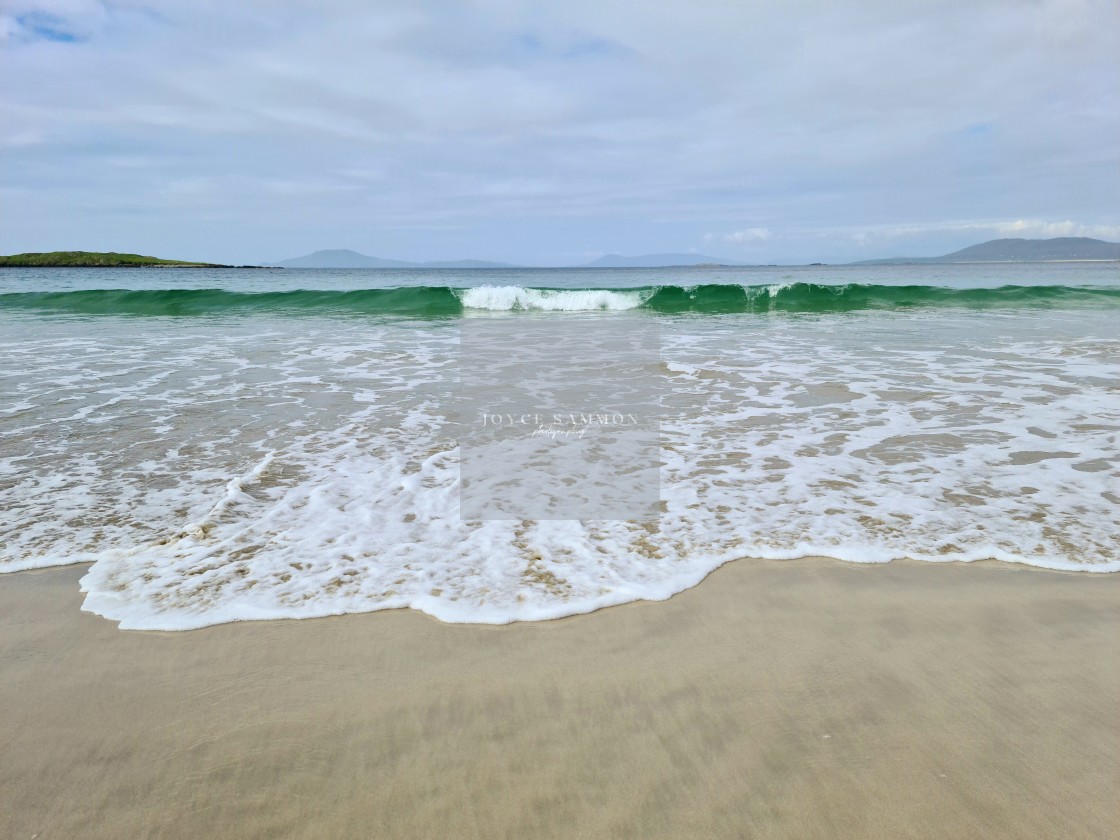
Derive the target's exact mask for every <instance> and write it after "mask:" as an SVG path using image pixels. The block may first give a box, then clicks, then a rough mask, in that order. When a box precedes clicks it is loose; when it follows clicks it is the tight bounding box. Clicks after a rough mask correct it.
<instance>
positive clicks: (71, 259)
mask: <svg viewBox="0 0 1120 840" xmlns="http://www.w3.org/2000/svg"><path fill="white" fill-rule="evenodd" d="M143 266H166V267H169V268H231V267H232V266H228V265H221V264H220V263H203V262H186V261H184V260H161V259H159V258H158V257H144V256H141V255H140V254H116V253H112V252H109V253H100V252H97V251H50V252H47V253H29V254H12V255H11V256H8V257H5V256H0V268H4V267H6V268H129V267H137V268H139V267H143Z"/></svg>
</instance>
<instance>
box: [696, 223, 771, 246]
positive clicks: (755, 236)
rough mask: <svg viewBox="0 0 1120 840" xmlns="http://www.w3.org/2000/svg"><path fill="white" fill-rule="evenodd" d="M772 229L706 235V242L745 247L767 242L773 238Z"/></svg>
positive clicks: (751, 229) (755, 228)
mask: <svg viewBox="0 0 1120 840" xmlns="http://www.w3.org/2000/svg"><path fill="white" fill-rule="evenodd" d="M771 235H772V234H771V233H770V229H769V228H764V227H752V228H745V229H743V230H735V231H732V232H731V233H705V234H704V241H705V242H726V243H728V244H731V245H744V244H747V243H751V242H765V241H766V240H767V239H769V238H770V237H771Z"/></svg>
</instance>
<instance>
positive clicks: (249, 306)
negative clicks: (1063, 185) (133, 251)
mask: <svg viewBox="0 0 1120 840" xmlns="http://www.w3.org/2000/svg"><path fill="white" fill-rule="evenodd" d="M1117 307H1120V287H1110V286H1002V287H999V288H986V289H975V288H974V289H952V288H947V287H943V286H881V285H873V284H847V285H825V284H817V283H790V284H787V285H780V286H774V285H768V286H737V285H700V286H675V285H666V286H645V287H636V288H624V289H537V288H521V287H516V286H508V287H481V288H471V289H454V288H451V287H448V286H407V287H398V288H391V289H356V290H351V291H315V290H300V291H285V292H233V291H225V290H222V289H145V290H127V289H89V290H80V291H58V292H7V293H0V310H26V311H35V312H40V313H59V314H77V315H142V316H170V317H183V316H198V315H222V314H249V313H286V314H299V313H309V314H352V315H397V316H407V317H412V318H421V319H424V318H441V317H454V316H457V315H461V314H463V313H464V312H467V311H471V310H478V309H481V310H495V311H503V310H504V311H519V310H521V311H524V310H535V309H540V310H547V311H549V312H552V313H556V314H562V313H563V312H565V311H568V312H580V311H589V310H595V309H609V310H627V309H637V310H646V311H652V312H658V313H665V314H675V313H711V314H750V313H772V312H773V313H830V312H859V311H867V310H905V309H915V308H963V309H1000V308H1007V309H1019V308H1042V309H1046V308H1052V309H1069V308H1072V309H1078V308H1094V309H1096V308H1117Z"/></svg>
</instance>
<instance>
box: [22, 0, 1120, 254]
mask: <svg viewBox="0 0 1120 840" xmlns="http://www.w3.org/2000/svg"><path fill="white" fill-rule="evenodd" d="M0 114H2V116H0V253H15V252H23V251H51V250H97V251H110V250H112V251H123V252H132V253H143V254H151V255H156V256H161V257H169V258H178V259H198V260H210V261H220V262H232V263H257V262H271V261H275V260H280V259H284V258H288V257H294V256H298V255H301V254H305V253H308V252H310V251H314V250H318V249H327V248H351V249H353V250H356V251H360V252H362V253H365V254H370V255H374V256H380V257H387V258H394V259H412V260H439V259H459V258H476V259H493V260H503V261H510V262H516V263H523V264H539V265H562V264H578V263H583V262H587V261H589V260H592V259H594V258H596V257H598V256H600V255H602V254H604V253H622V254H643V253H656V252H698V253H704V254H710V255H713V256H716V257H722V258H726V259H734V260H742V261H746V262H757V263H784V262H793V263H805V262H843V261H850V260H859V259H871V258H876V257H890V256H898V255H907V256H927V255H936V254H941V253H946V252H948V251H952V250H956V249H957V248H961V247H964V246H966V245H970V244H974V243H976V242H982V241H984V240H987V239H992V238H998V237H1005V236H1019V237H1025V238H1045V237H1051V236H1093V237H1097V238H1101V239H1108V240H1112V241H1118V240H1120V4H1118V3H1116V2H1115V0H1020V1H1019V2H1014V1H1013V0H1002V1H1001V2H993V1H992V0H937V1H936V2H922V0H899V2H890V3H887V2H882V0H869V1H868V2H863V0H850V1H849V2H835V0H833V2H811V1H810V0H789V2H782V3H776V2H752V1H751V0H646V2H637V0H632V1H631V2H613V0H474V1H472V0H461V1H460V2H427V1H426V0H407V2H396V0H375V2H369V0H365V2H356V1H355V2H341V0H340V2H332V0H314V1H313V2H312V0H267V2H266V0H240V2H238V0H220V1H219V0H161V2H158V3H146V2H132V0H122V2H107V1H106V0H102V2H97V0H39V1H38V2H36V1H35V0H0Z"/></svg>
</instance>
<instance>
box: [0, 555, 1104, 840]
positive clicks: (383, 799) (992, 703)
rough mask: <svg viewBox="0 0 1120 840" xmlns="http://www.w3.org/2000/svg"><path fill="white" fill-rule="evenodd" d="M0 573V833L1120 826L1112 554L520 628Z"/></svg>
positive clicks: (753, 572)
mask: <svg viewBox="0 0 1120 840" xmlns="http://www.w3.org/2000/svg"><path fill="white" fill-rule="evenodd" d="M82 571H83V569H82V568H69V569H60V570H51V571H44V572H32V573H20V574H14V575H8V576H5V577H3V578H0V837H4V838H18V839H19V840H22V839H23V838H31V837H38V838H67V840H69V838H86V837H104V838H114V840H117V838H144V837H153V838H155V837H158V838H179V837H182V838H202V837H229V838H256V837H260V838H265V837H267V838H278V837H298V838H319V837H323V838H326V837H330V838H336V837H379V838H380V837H410V838H423V837H448V838H470V837H479V838H505V837H508V838H532V837H564V838H572V837H595V838H598V837H638V838H650V837H664V838H686V837H703V838H710V837H713V838H714V837H760V838H771V837H772V838H778V837H781V838H845V837H855V838H880V837H881V838H892V840H894V839H895V838H907V837H940V838H957V837H959V838H970V840H972V838H986V839H987V840H993V838H1003V837H1016V838H1032V840H1033V839H1034V838H1079V837H1084V838H1105V837H1120V805H1118V799H1120V777H1118V771H1120V575H1113V576H1092V577H1091V576H1089V575H1073V574H1059V573H1048V572H1042V571H1037V570H1030V569H1017V568H1011V567H1005V566H997V565H995V564H975V565H972V566H957V565H943V566H942V565H923V564H917V563H907V564H892V565H890V566H887V567H861V566H854V565H845V564H841V563H837V562H831V561H823V560H805V561H792V562H783V563H773V562H753V561H742V562H739V563H734V564H731V565H729V566H727V567H725V568H723V569H721V570H720V571H718V572H716V573H715V574H713V575H712V576H711V577H710V578H708V580H706V581H705V582H704V583H702V584H701V585H700V586H698V587H697V588H695V589H693V590H691V591H689V592H685V593H683V594H681V595H679V596H677V597H675V598H673V599H672V600H671V601H668V602H665V603H656V604H649V603H645V604H634V605H630V606H625V607H618V608H614V609H609V610H604V611H601V612H599V613H596V614H594V615H589V616H580V617H576V618H572V619H565V620H563V621H555V622H548V623H541V624H522V625H513V626H508V627H473V626H463V625H458V626H453V625H443V624H439V623H437V622H435V621H433V620H431V619H429V618H427V617H425V616H423V615H419V614H416V613H411V612H403V611H402V612H392V613H376V614H371V615H352V616H343V617H339V618H331V619H316V620H309V621H299V622H296V621H284V622H279V621H277V622H267V623H247V624H236V625H226V626H221V627H212V628H209V629H205V630H198V631H193V632H189V633H180V634H173V633H136V632H122V631H119V630H117V629H116V628H115V626H114V625H113V624H111V623H110V622H108V621H105V620H103V619H101V618H98V617H96V616H93V615H89V614H86V613H82V612H80V611H79V605H80V603H81V599H80V595H79V593H78V583H77V581H78V578H79V577H80V576H81V574H82Z"/></svg>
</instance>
